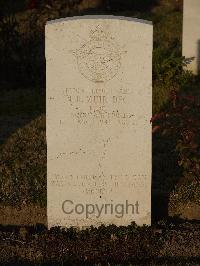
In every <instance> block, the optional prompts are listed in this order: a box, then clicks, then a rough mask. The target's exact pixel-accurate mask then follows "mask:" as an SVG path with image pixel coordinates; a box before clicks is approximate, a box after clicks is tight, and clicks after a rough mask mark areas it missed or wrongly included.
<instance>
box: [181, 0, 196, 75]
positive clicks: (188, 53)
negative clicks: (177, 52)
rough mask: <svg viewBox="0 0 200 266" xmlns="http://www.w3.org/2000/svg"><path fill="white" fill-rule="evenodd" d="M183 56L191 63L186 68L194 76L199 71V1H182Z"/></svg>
mask: <svg viewBox="0 0 200 266" xmlns="http://www.w3.org/2000/svg"><path fill="white" fill-rule="evenodd" d="M183 10H184V11H183V56H185V57H186V58H189V59H193V60H189V61H191V63H190V64H189V65H188V66H187V68H188V70H191V71H192V72H193V73H194V74H198V73H199V71H200V0H184V9H183Z"/></svg>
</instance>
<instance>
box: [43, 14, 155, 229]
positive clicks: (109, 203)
mask: <svg viewBox="0 0 200 266" xmlns="http://www.w3.org/2000/svg"><path fill="white" fill-rule="evenodd" d="M152 39H153V27H152V25H151V23H150V22H146V21H141V20H137V19H131V18H125V17H115V16H84V17H73V18H67V19H61V20H55V21H50V22H48V24H47V25H46V74H47V154H48V155H47V175H48V178H47V179H48V181H47V183H48V184H47V194H48V196H47V209H48V210H47V211H48V226H49V227H52V226H66V227H70V226H74V227H79V228H84V227H87V226H90V225H93V226H99V225H101V224H104V225H108V224H116V225H128V224H130V223H131V222H132V221H135V222H136V223H137V224H139V225H143V224H150V223H151V164H152V163H151V124H150V119H151V114H152V42H153V41H152Z"/></svg>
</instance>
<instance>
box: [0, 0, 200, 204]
mask: <svg viewBox="0 0 200 266" xmlns="http://www.w3.org/2000/svg"><path fill="white" fill-rule="evenodd" d="M0 6H1V11H0V69H1V71H0V75H1V76H0V91H1V95H2V96H1V99H0V127H1V134H2V135H1V137H0V145H1V146H0V148H1V153H0V180H1V183H0V201H1V203H3V204H15V203H16V202H20V203H21V202H25V203H27V204H28V203H30V202H34V203H37V204H40V205H45V204H46V140H45V53H44V51H45V47H44V40H45V38H44V27H45V23H46V21H47V20H53V19H56V18H61V17H66V16H74V15H85V14H113V15H122V16H129V17H137V18H141V19H146V20H151V21H152V22H153V25H154V51H153V114H154V116H153V118H152V123H153V193H155V194H156V193H157V194H159V195H160V194H161V195H164V196H163V197H165V196H166V197H167V199H168V203H167V204H170V203H169V201H170V200H171V201H172V202H173V206H174V204H175V199H174V198H173V197H172V196H170V193H171V192H172V191H173V193H172V194H171V195H175V194H176V193H175V194H174V191H175V190H179V191H184V195H183V192H180V193H182V194H180V197H176V200H177V202H179V201H180V199H183V200H184V201H187V200H189V201H194V202H197V203H198V204H199V196H198V195H200V193H197V192H198V191H199V186H197V185H196V184H198V183H199V174H200V173H199V169H200V155H199V145H200V136H199V132H198V130H197V129H198V128H199V126H200V122H199V120H200V119H197V118H200V117H199V114H200V110H199V109H200V105H199V100H198V97H199V89H200V88H199V87H200V79H199V77H194V76H193V75H192V73H190V72H188V71H185V70H184V69H183V66H184V65H185V59H184V58H183V57H182V55H181V50H182V48H181V47H182V7H183V4H182V1H181V0H126V1H125V0H68V1H67V0H54V1H53V0H43V1H42V0H41V1H39V0H38V1H37V0H35V1H34V0H32V1H31V0H15V1H12V0H0ZM191 96H192V97H193V98H191ZM184 97H185V98H184ZM191 99H193V100H191ZM184 108H185V109H184ZM186 114H187V120H186V119H185V117H186ZM183 132H184V133H183ZM187 134H188V137H187ZM182 186H184V189H183V188H182ZM179 188H181V189H179ZM185 191H189V192H188V194H187V193H186V194H187V195H189V196H188V197H187V195H186V196H185ZM175 205H176V204H175ZM161 209H163V205H162V204H161Z"/></svg>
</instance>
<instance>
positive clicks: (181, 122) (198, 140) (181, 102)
mask: <svg viewBox="0 0 200 266" xmlns="http://www.w3.org/2000/svg"><path fill="white" fill-rule="evenodd" d="M172 102H173V104H171V105H169V106H168V109H167V110H166V111H165V113H163V114H162V116H160V117H159V116H157V117H156V118H155V121H154V127H155V126H157V127H158V129H159V131H160V134H161V135H163V136H166V135H167V136H168V137H170V139H171V140H173V141H174V142H175V147H174V148H175V151H176V153H177V156H178V163H179V166H180V167H181V168H182V174H183V176H185V177H186V178H187V179H189V180H196V181H197V182H199V178H200V132H199V128H200V103H199V98H198V97H194V96H192V95H184V94H183V93H182V94H181V93H179V94H177V93H175V92H174V94H172ZM158 118H159V119H158Z"/></svg>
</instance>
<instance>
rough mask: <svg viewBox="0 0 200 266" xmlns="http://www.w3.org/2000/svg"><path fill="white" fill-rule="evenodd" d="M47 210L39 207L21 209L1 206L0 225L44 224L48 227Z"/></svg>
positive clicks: (30, 206)
mask: <svg viewBox="0 0 200 266" xmlns="http://www.w3.org/2000/svg"><path fill="white" fill-rule="evenodd" d="M46 213H47V211H46V208H42V207H38V206H33V205H29V206H23V207H21V208H16V207H11V206H0V214H1V216H0V224H2V225H15V226H19V225H20V226H23V225H26V226H31V225H36V224H44V225H45V226H47V214H46Z"/></svg>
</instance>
